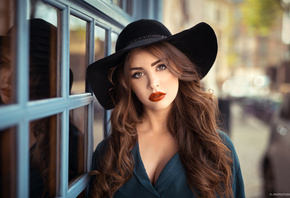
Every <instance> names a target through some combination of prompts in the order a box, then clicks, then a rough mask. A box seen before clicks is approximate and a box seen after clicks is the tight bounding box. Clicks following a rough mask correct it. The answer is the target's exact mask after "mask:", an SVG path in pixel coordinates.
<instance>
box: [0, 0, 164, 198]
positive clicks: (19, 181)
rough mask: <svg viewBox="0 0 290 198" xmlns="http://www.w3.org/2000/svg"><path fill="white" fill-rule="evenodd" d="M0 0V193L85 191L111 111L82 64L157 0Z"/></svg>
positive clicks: (108, 49) (157, 9) (103, 51)
mask: <svg viewBox="0 0 290 198" xmlns="http://www.w3.org/2000/svg"><path fill="white" fill-rule="evenodd" d="M0 4H1V5H2V7H1V9H2V10H1V13H3V14H2V15H1V16H0V22H1V27H0V35H1V40H0V44H1V57H6V58H1V67H0V83H2V81H1V80H2V79H4V78H6V77H5V75H6V73H7V75H6V76H8V77H9V82H8V81H7V84H9V90H8V88H7V89H5V90H4V91H1V92H0V93H1V95H0V160H1V161H0V186H1V187H0V197H21V198H23V197H30V196H32V195H34V194H33V193H41V194H44V195H48V196H55V197H87V187H88V183H89V175H88V172H89V171H90V170H91V167H90V165H91V157H92V154H93V151H94V149H95V148H96V146H97V144H98V143H99V142H100V141H101V140H102V139H103V138H104V136H106V135H107V133H108V130H109V124H107V123H108V120H109V115H110V111H105V110H104V109H103V108H102V107H101V106H100V104H99V103H98V101H97V100H96V99H95V97H94V96H93V95H92V92H91V91H90V87H89V85H88V84H87V83H86V80H85V71H86V67H87V65H89V64H90V63H92V62H93V61H95V60H97V59H100V58H102V57H104V56H108V55H109V54H111V53H113V52H114V46H115V42H116V38H117V36H118V34H119V33H120V31H121V30H122V29H123V27H124V26H125V25H127V24H128V23H129V22H131V21H133V20H136V19H140V18H154V19H157V20H161V16H162V11H161V8H162V1H161V0H82V1H80V0H37V1H32V0H0ZM35 19H41V22H39V21H38V22H39V23H41V24H46V25H47V23H49V25H48V26H49V27H48V29H45V27H44V26H42V25H39V23H38V22H35V23H36V24H37V25H36V29H34V28H35V26H34V25H33V24H34V22H32V21H37V20H35ZM11 27H12V28H11ZM44 35H48V36H47V37H44ZM39 37H41V38H40V39H38V38H39ZM39 46H41V47H39ZM7 57H8V58H7ZM7 60H8V61H7ZM4 74H5V75H4ZM3 76H4V77H3ZM7 79H8V78H7ZM3 82H4V81H3ZM5 83H6V81H5ZM2 84H3V83H2ZM2 84H0V85H1V86H2ZM0 88H1V87H0ZM3 94H4V95H3ZM6 96H7V97H6ZM8 96H9V97H8Z"/></svg>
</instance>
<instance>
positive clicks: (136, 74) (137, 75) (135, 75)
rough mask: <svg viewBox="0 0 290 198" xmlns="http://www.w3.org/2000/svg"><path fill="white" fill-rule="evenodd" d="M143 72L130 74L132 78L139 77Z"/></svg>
mask: <svg viewBox="0 0 290 198" xmlns="http://www.w3.org/2000/svg"><path fill="white" fill-rule="evenodd" d="M143 75H144V74H143V73H142V72H136V73H134V74H133V75H132V77H133V78H137V79H138V78H141V77H142V76H143Z"/></svg>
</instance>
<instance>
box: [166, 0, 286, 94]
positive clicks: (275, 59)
mask: <svg viewBox="0 0 290 198" xmlns="http://www.w3.org/2000/svg"><path fill="white" fill-rule="evenodd" d="M163 2H164V11H163V21H164V23H165V25H166V26H167V27H169V29H170V30H171V31H172V33H176V32H179V31H181V30H183V29H185V28H189V27H191V26H193V25H195V24H196V23H199V22H201V21H205V22H207V23H208V24H210V25H211V26H212V27H213V29H214V30H215V32H216V34H217V37H218V42H219V52H218V56H217V60H216V62H215V66H214V67H213V69H212V70H211V71H210V73H209V74H208V75H207V77H206V78H205V79H204V83H205V85H206V88H208V89H213V90H214V91H215V94H216V95H218V96H220V97H223V96H224V95H227V94H231V93H233V94H236V95H235V96H238V97H239V96H244V95H245V94H246V96H254V95H259V94H267V93H268V91H269V90H268V89H267V90H263V91H261V87H263V86H264V85H267V82H268V81H265V79H264V80H263V78H258V79H256V77H259V76H264V75H265V74H266V73H267V72H266V71H268V68H270V67H272V66H275V67H277V66H278V65H280V64H281V62H282V61H283V60H284V58H285V52H286V51H287V46H286V45H285V44H284V43H283V42H282V12H281V16H279V17H278V18H277V20H276V21H275V24H274V26H273V29H272V30H271V32H270V33H269V35H267V36H266V37H261V36H257V35H255V34H252V33H251V32H250V31H249V28H248V27H247V26H246V25H245V24H244V23H243V13H242V6H243V3H244V1H243V0H181V1H175V0H164V1H163ZM229 79H231V84H232V85H235V86H232V87H226V88H225V89H224V91H223V89H222V87H223V85H224V83H225V82H226V81H227V80H229ZM240 79H243V80H242V81H241V80H240ZM255 80H256V81H255ZM233 81H234V82H237V83H236V84H233ZM263 83H264V85H263ZM237 86H238V87H240V91H239V93H235V92H234V91H237ZM259 86H260V87H259ZM251 88H253V89H251ZM231 89H234V90H231ZM249 89H251V91H249ZM243 90H245V91H243ZM247 94H248V95H247Z"/></svg>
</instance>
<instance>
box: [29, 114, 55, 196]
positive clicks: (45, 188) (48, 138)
mask: <svg viewBox="0 0 290 198" xmlns="http://www.w3.org/2000/svg"><path fill="white" fill-rule="evenodd" d="M59 117H60V116H59V115H54V116H50V117H46V118H42V119H39V120H35V121H32V122H30V133H29V146H30V149H29V155H30V167H29V170H30V172H29V185H30V187H29V194H30V197H55V195H56V193H57V192H56V189H57V188H56V183H57V180H58V177H57V172H58V171H57V164H58V160H57V159H58V158H59V156H57V155H58V153H59V152H57V142H58V141H60V140H57V138H58V137H59V135H60V133H59V132H60V124H59Z"/></svg>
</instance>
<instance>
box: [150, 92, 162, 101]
mask: <svg viewBox="0 0 290 198" xmlns="http://www.w3.org/2000/svg"><path fill="white" fill-rule="evenodd" d="M165 95H166V93H163V92H156V93H152V94H151V95H150V97H149V100H151V101H152V102H158V101H160V100H162V99H163V98H164V97H165Z"/></svg>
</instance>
